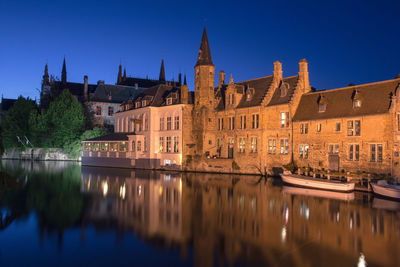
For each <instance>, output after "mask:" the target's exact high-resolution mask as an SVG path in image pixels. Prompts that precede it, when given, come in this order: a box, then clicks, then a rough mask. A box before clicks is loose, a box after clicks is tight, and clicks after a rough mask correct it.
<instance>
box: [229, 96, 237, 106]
mask: <svg viewBox="0 0 400 267" xmlns="http://www.w3.org/2000/svg"><path fill="white" fill-rule="evenodd" d="M228 103H229V104H230V105H235V95H234V94H229V95H228Z"/></svg>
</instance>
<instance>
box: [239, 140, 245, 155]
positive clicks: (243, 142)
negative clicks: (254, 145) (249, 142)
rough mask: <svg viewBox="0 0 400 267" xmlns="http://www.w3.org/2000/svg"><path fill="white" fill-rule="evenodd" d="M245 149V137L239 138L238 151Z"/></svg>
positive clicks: (243, 151)
mask: <svg viewBox="0 0 400 267" xmlns="http://www.w3.org/2000/svg"><path fill="white" fill-rule="evenodd" d="M245 151H246V139H245V138H239V153H245Z"/></svg>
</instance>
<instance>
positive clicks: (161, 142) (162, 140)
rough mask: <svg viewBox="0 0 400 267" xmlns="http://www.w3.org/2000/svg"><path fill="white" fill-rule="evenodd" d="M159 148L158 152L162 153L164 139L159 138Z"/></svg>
mask: <svg viewBox="0 0 400 267" xmlns="http://www.w3.org/2000/svg"><path fill="white" fill-rule="evenodd" d="M159 147H160V152H163V151H164V137H162V136H161V137H160V139H159Z"/></svg>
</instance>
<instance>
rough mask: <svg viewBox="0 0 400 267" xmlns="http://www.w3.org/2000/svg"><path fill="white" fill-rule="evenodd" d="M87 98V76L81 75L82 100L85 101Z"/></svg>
mask: <svg viewBox="0 0 400 267" xmlns="http://www.w3.org/2000/svg"><path fill="white" fill-rule="evenodd" d="M88 99H89V85H88V76H87V75H85V76H83V100H84V101H85V102H86V101H88Z"/></svg>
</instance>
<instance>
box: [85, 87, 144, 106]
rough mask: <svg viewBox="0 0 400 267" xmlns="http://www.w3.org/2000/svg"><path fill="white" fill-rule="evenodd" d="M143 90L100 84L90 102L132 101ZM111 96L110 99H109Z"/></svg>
mask: <svg viewBox="0 0 400 267" xmlns="http://www.w3.org/2000/svg"><path fill="white" fill-rule="evenodd" d="M143 90H144V88H138V89H136V88H135V87H132V86H123V85H111V84H100V85H98V86H97V88H96V91H95V92H94V94H93V96H91V97H90V101H96V102H108V103H122V102H123V101H126V100H129V99H134V98H135V97H136V96H137V95H138V94H139V93H140V92H141V91H143ZM110 96H111V97H110Z"/></svg>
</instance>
